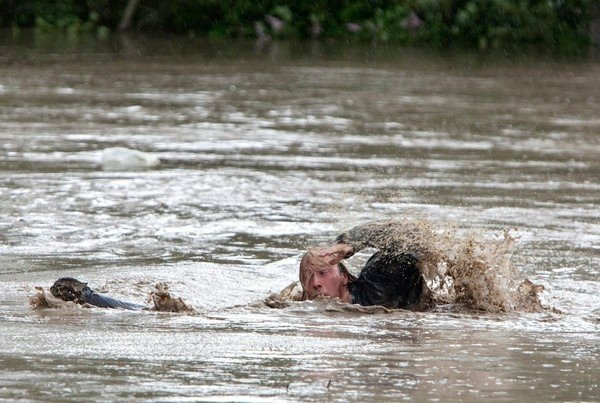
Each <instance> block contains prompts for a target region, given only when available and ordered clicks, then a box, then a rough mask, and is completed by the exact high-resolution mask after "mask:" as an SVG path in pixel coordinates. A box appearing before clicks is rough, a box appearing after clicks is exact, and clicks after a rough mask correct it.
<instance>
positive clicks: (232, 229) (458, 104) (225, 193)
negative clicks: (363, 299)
mask: <svg viewBox="0 0 600 403" xmlns="http://www.w3.org/2000/svg"><path fill="white" fill-rule="evenodd" d="M111 147H126V148H129V149H134V150H139V151H142V152H145V153H147V154H148V155H151V156H153V157H158V158H159V159H160V164H159V165H156V166H149V167H146V168H144V169H140V168H138V167H135V169H134V168H132V167H123V166H114V165H111V164H104V165H103V164H102V155H103V150H105V149H107V148H111ZM599 178H600V63H598V62H595V61H593V60H577V61H560V60H553V59H552V58H551V57H547V56H539V55H538V56H536V57H534V56H528V57H525V56H520V57H511V56H503V57H500V58H498V57H492V56H481V55H479V56H478V55H473V54H432V53H428V52H423V51H416V50H408V49H389V48H387V49H386V48H378V47H364V48H363V47H359V46H346V45H343V44H342V45H339V44H338V45H336V44H330V45H323V44H321V45H316V44H304V45H294V44H287V43H273V44H266V45H264V46H263V47H261V48H258V47H256V46H255V44H254V43H244V42H221V43H205V42H202V41H198V40H193V39H181V40H175V39H173V40H162V41H160V40H142V39H135V38H133V39H132V38H121V39H117V40H115V41H114V42H105V43H99V44H98V43H91V44H88V43H69V42H68V41H67V42H65V41H63V42H60V41H59V42H46V43H39V42H35V41H33V42H32V41H30V40H29V39H28V38H22V39H20V40H18V41H8V40H4V41H3V42H2V43H1V44H0V211H1V214H0V251H1V252H0V289H1V290H2V291H1V292H0V331H1V333H2V336H1V338H0V399H1V400H11V401H14V400H48V401H57V400H63V401H64V400H71V401H81V400H84V399H85V400H104V401H114V400H136V401H150V400H151V401H161V400H163V401H164V400H170V401H173V400H176V401H180V400H181V401H183V400H195V401H199V400H208V401H232V400H242V401H278V402H279V401H398V400H409V399H410V400H432V401H436V400H437V401H458V400H460V401H475V400H477V401H481V400H501V401H511V400H519V401H526V400H527V401H542V400H544V401H545V400H561V401H565V400H566V401H599V400H600V369H599V367H598V362H599V358H600V340H599V330H600V277H599V274H600V246H599V245H600V209H599V205H600V204H599V200H600V182H599ZM412 215H421V216H425V217H427V219H428V220H430V222H433V223H438V222H439V223H440V224H439V225H440V226H444V225H445V224H443V223H445V222H448V221H449V222H452V223H454V224H455V225H456V226H457V227H458V230H459V231H465V232H469V231H475V232H477V233H478V234H480V235H481V236H482V237H484V238H489V239H495V237H498V236H501V235H502V233H503V231H504V230H505V229H510V231H511V233H512V234H513V235H514V236H516V237H518V239H517V242H516V245H515V249H514V251H513V256H512V261H513V263H514V265H515V267H516V269H517V270H518V272H519V273H520V274H521V275H522V276H523V277H524V278H525V277H526V278H528V279H530V280H531V281H533V282H534V283H537V284H542V285H543V286H544V287H545V290H544V291H543V292H542V293H541V294H540V298H541V300H542V303H543V304H544V305H545V306H546V307H547V308H548V309H545V310H542V311H541V312H520V311H514V312H513V311H511V312H485V311H474V310H468V309H467V310H466V309H459V308H458V307H457V306H453V305H452V304H450V305H446V306H439V307H438V308H436V309H433V310H432V311H429V312H420V313H414V312H405V311H398V312H392V313H387V314H386V313H374V314H365V313H358V312H346V311H340V310H336V309H330V308H327V305H323V304H319V303H314V302H303V303H301V302H297V303H291V304H289V306H287V307H284V308H281V309H273V308H268V307H266V306H265V305H264V304H263V303H262V301H263V300H264V299H265V298H266V297H267V296H268V295H269V294H270V293H271V292H277V291H279V290H281V289H282V288H284V287H285V286H287V285H288V284H289V283H290V282H292V281H294V280H296V279H297V267H298V262H299V259H300V257H301V255H302V253H303V251H304V250H305V249H306V248H308V247H310V246H314V245H324V244H327V243H328V242H330V241H331V240H332V239H333V238H334V237H335V236H336V235H337V234H338V233H339V232H341V231H343V230H346V229H348V228H350V227H352V226H354V225H357V224H361V223H364V222H367V221H370V220H373V219H387V218H400V217H410V216H412ZM366 257H368V254H367V253H366V252H365V254H363V255H361V256H358V257H356V258H353V259H351V260H350V264H351V266H352V268H353V269H354V270H355V271H357V270H360V261H361V259H363V261H364V259H365V258H366ZM355 260H356V261H355ZM64 276H72V277H76V278H78V279H80V280H82V281H86V282H88V283H89V285H90V286H91V287H92V288H94V289H96V290H98V291H100V292H103V293H107V294H109V295H111V296H113V297H117V298H121V299H124V300H127V301H131V302H137V303H146V298H147V296H148V293H149V292H150V291H151V290H152V289H153V287H154V285H155V284H156V283H158V282H167V283H168V284H169V285H170V287H171V288H170V289H171V291H172V293H173V294H174V295H176V296H179V297H182V298H183V299H184V300H185V301H186V302H187V303H189V304H191V305H193V306H194V307H195V309H196V313H195V314H184V313H162V312H161V313H157V312H150V311H148V312H131V311H123V310H110V309H99V308H95V309H88V308H77V307H70V308H69V307H65V308H58V309H52V308H46V309H33V308H32V307H31V306H30V305H29V298H30V297H31V296H32V295H34V294H35V292H36V290H35V287H44V288H46V289H48V288H49V286H50V285H51V284H52V283H53V281H54V280H55V279H57V278H59V277H64Z"/></svg>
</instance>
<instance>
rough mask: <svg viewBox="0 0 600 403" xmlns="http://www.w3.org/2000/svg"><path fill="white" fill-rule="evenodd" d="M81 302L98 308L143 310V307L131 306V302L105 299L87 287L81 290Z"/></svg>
mask: <svg viewBox="0 0 600 403" xmlns="http://www.w3.org/2000/svg"><path fill="white" fill-rule="evenodd" d="M83 301H84V303H86V304H90V305H94V306H97V307H100V308H121V309H129V310H132V311H138V310H142V309H144V306H143V305H138V304H133V303H131V302H125V301H119V300H118V299H114V298H111V297H106V296H104V295H100V294H98V293H96V291H94V290H92V289H91V288H89V287H85V289H84V290H83Z"/></svg>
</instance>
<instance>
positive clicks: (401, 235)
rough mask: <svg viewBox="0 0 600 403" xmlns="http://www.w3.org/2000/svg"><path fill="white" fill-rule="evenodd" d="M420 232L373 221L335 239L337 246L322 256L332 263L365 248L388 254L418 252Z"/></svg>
mask: <svg viewBox="0 0 600 403" xmlns="http://www.w3.org/2000/svg"><path fill="white" fill-rule="evenodd" d="M417 236H418V231H417V230H416V229H415V228H414V227H412V228H407V226H406V225H405V224H403V223H400V222H398V221H395V220H385V221H371V222H368V223H366V224H362V225H358V226H356V227H353V228H351V229H350V230H348V231H346V232H343V233H341V234H340V235H338V237H337V238H336V239H335V242H336V245H334V246H332V247H331V248H329V249H328V250H327V251H325V252H324V253H323V254H322V256H329V257H331V259H330V260H331V262H330V263H332V264H333V263H335V262H336V261H340V260H342V259H345V258H349V257H350V256H352V255H354V254H355V253H356V252H358V251H360V250H361V249H364V248H376V249H379V250H381V251H382V252H386V253H407V252H412V253H415V252H418V250H415V249H418V248H416V245H417V244H418V242H417V241H418V240H417Z"/></svg>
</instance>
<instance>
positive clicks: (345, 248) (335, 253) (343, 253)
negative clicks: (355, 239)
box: [319, 243, 354, 265]
mask: <svg viewBox="0 0 600 403" xmlns="http://www.w3.org/2000/svg"><path fill="white" fill-rule="evenodd" d="M353 253H354V248H352V246H350V245H348V244H345V243H338V244H335V245H333V246H332V247H330V248H329V249H326V250H325V251H323V252H322V253H320V254H319V257H322V258H324V259H325V260H326V261H327V263H329V264H330V265H336V264H338V263H339V262H340V261H342V259H344V258H346V257H350V256H352V254H353Z"/></svg>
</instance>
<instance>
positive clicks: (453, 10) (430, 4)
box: [0, 0, 596, 49]
mask: <svg viewBox="0 0 600 403" xmlns="http://www.w3.org/2000/svg"><path fill="white" fill-rule="evenodd" d="M593 1H596V0H367V1H356V0H311V1H306V0H292V1H281V0H237V1H236V0H167V1H165V0H139V1H136V0H0V26H1V27H4V28H12V30H13V34H14V35H18V33H19V32H20V30H22V29H24V28H32V29H35V30H36V31H39V32H42V33H43V32H51V31H53V32H56V31H59V32H64V33H66V34H68V35H74V36H77V35H97V36H99V37H106V36H108V35H110V33H111V32H114V31H117V30H119V28H123V29H124V28H127V29H129V30H132V31H137V32H153V33H155V32H165V33H173V34H187V35H195V36H205V37H211V38H223V37H225V38H229V37H257V38H259V39H268V38H282V39H306V38H342V39H345V40H362V41H377V42H394V43H400V44H411V45H425V46H435V47H441V48H445V47H453V46H455V47H476V48H480V49H485V48H505V47H518V46H529V45H534V46H540V47H546V48H573V47H579V46H580V45H585V44H587V43H588V42H589V32H590V29H589V27H590V10H591V8H592V3H593ZM128 6H129V8H130V10H131V11H132V13H131V18H130V19H128V18H124V16H125V15H126V12H125V10H126V9H127V7H128Z"/></svg>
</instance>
